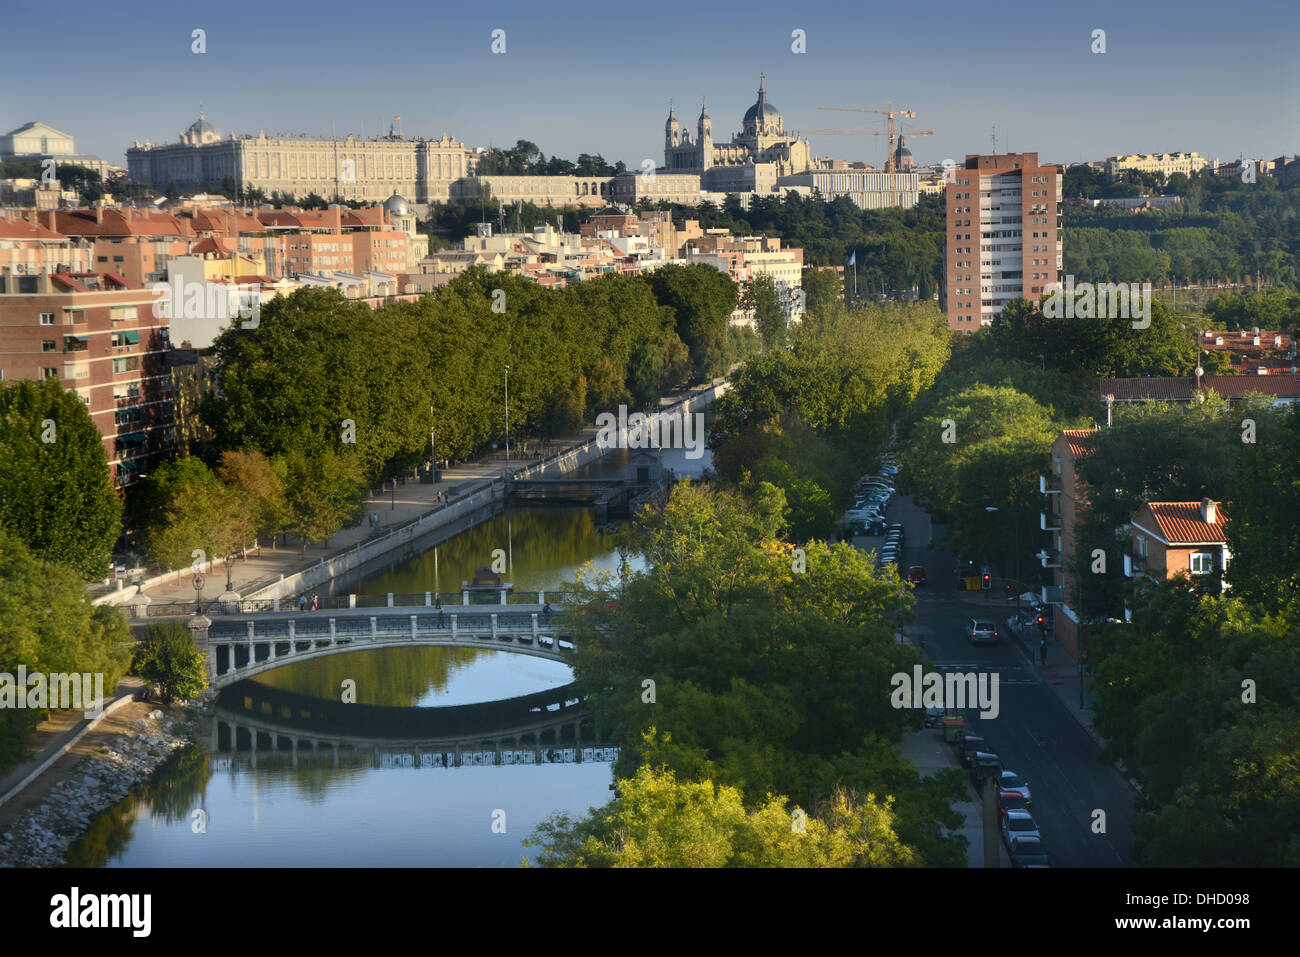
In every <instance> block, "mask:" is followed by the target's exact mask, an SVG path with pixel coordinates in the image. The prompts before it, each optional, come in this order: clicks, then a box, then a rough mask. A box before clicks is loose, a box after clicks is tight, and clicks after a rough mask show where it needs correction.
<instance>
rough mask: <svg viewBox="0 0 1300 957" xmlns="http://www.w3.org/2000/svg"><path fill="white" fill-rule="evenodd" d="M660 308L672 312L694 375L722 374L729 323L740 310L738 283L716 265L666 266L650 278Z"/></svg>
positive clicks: (702, 376) (705, 376)
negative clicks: (738, 309) (737, 303)
mask: <svg viewBox="0 0 1300 957" xmlns="http://www.w3.org/2000/svg"><path fill="white" fill-rule="evenodd" d="M649 283H650V288H651V289H652V290H653V291H654V294H655V298H656V299H658V300H659V303H660V305H664V306H667V307H669V308H670V309H672V311H673V314H674V315H675V316H676V319H677V335H678V336H680V337H681V340H682V342H684V343H686V348H687V349H689V350H690V355H691V363H692V365H693V368H694V373H695V375H696V376H698V377H700V378H708V377H711V376H714V375H717V374H718V373H719V372H721V371H722V362H723V356H724V346H725V343H726V332H727V323H728V321H729V319H730V317H731V314H732V312H734V311H735V309H736V302H737V290H736V284H735V283H734V282H733V281H732V279H731V277H730V276H728V275H727V274H726V273H723V272H719V271H718V270H716V269H714V268H713V267H712V266H705V265H692V266H664V267H663V268H661V269H656V270H655V271H654V272H653V273H651V274H650V277H649Z"/></svg>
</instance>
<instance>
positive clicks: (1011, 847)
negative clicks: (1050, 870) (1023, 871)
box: [1007, 837, 1052, 867]
mask: <svg viewBox="0 0 1300 957" xmlns="http://www.w3.org/2000/svg"><path fill="white" fill-rule="evenodd" d="M1007 853H1008V854H1009V855H1010V856H1011V866H1012V867H1051V866H1052V860H1051V858H1050V857H1049V856H1048V854H1047V848H1046V847H1044V846H1043V841H1042V839H1041V838H1037V837H1013V838H1012V839H1011V841H1010V843H1009V844H1008V845H1007Z"/></svg>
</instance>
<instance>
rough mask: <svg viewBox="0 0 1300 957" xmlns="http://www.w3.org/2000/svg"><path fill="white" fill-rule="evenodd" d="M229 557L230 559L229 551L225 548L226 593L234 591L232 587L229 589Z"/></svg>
mask: <svg viewBox="0 0 1300 957" xmlns="http://www.w3.org/2000/svg"><path fill="white" fill-rule="evenodd" d="M230 557H231V550H230V549H229V548H227V549H226V591H227V592H232V591H234V590H235V589H234V588H233V587H231V584H230Z"/></svg>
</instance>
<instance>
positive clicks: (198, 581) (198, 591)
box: [194, 575, 203, 615]
mask: <svg viewBox="0 0 1300 957" xmlns="http://www.w3.org/2000/svg"><path fill="white" fill-rule="evenodd" d="M194 614H196V615H201V614H203V576H202V575H195V576H194Z"/></svg>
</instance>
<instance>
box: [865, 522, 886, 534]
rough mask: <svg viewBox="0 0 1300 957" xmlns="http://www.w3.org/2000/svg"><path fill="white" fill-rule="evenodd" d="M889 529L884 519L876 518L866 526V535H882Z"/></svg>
mask: <svg viewBox="0 0 1300 957" xmlns="http://www.w3.org/2000/svg"><path fill="white" fill-rule="evenodd" d="M887 531H889V526H888V525H886V524H885V521H884V519H877V520H876V521H874V522H872V523H871V524H870V525H869V526H868V527H867V534H868V535H884V534H885V532H887Z"/></svg>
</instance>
